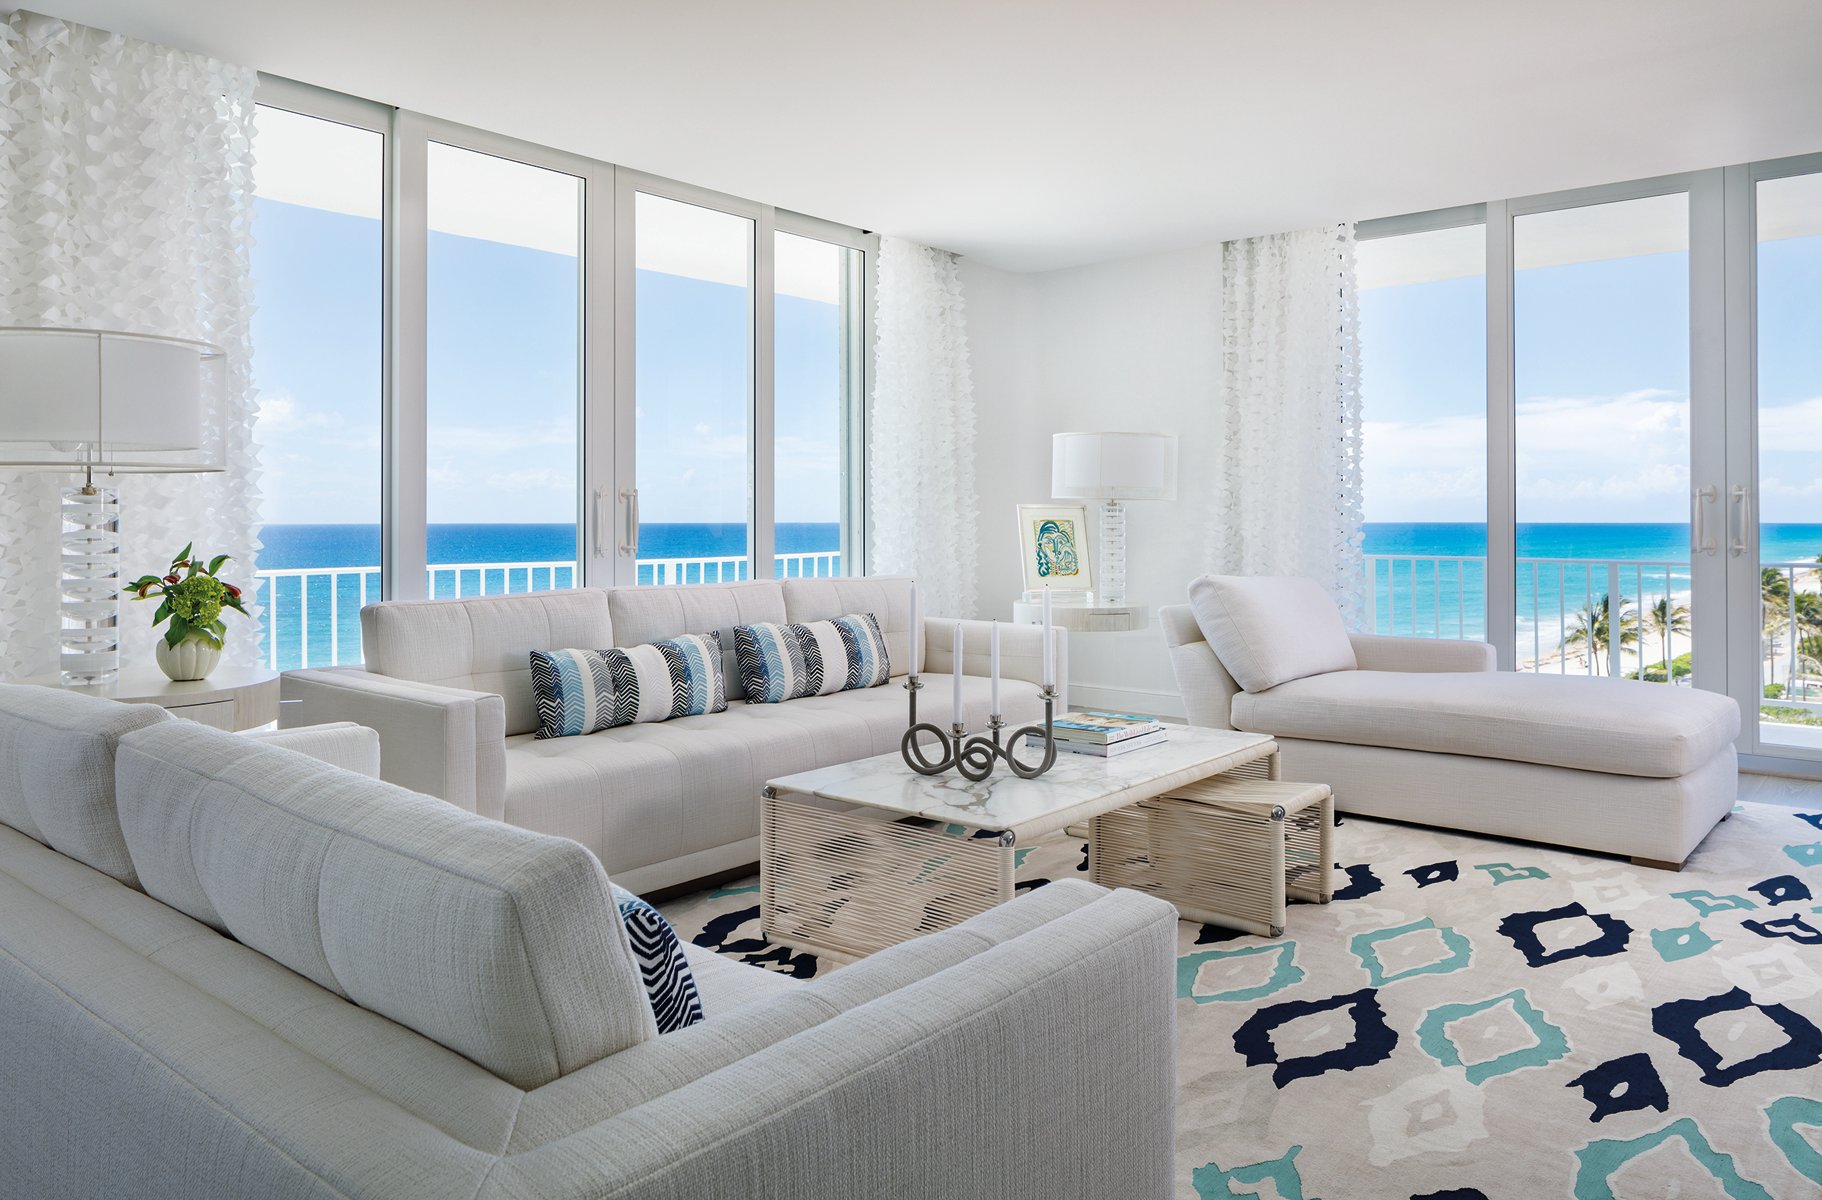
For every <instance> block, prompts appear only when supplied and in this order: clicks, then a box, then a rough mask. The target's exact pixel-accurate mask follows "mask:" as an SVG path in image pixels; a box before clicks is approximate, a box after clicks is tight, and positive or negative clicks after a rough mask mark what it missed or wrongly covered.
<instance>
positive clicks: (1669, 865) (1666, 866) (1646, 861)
mask: <svg viewBox="0 0 1822 1200" xmlns="http://www.w3.org/2000/svg"><path fill="white" fill-rule="evenodd" d="M1632 865H1633V866H1635V867H1651V868H1653V869H1654V870H1658V871H1681V870H1682V869H1683V864H1682V863H1680V862H1665V861H1664V860H1663V859H1660V858H1635V859H1633V860H1632Z"/></svg>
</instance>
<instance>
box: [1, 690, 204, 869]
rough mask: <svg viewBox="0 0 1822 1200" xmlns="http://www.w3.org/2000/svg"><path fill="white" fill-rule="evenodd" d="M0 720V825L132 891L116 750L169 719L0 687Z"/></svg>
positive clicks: (144, 709)
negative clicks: (118, 804) (118, 803)
mask: <svg viewBox="0 0 1822 1200" xmlns="http://www.w3.org/2000/svg"><path fill="white" fill-rule="evenodd" d="M0 718H3V719H0V822H4V823H6V824H8V825H11V826H12V827H13V828H14V829H17V830H18V831H19V832H20V833H23V834H25V835H26V836H28V837H31V838H34V839H36V840H37V841H39V842H41V843H43V844H44V845H46V846H49V847H50V848H51V849H53V850H56V851H59V852H60V853H62V854H65V855H68V856H69V857H70V858H73V859H75V860H76V861H77V862H80V863H85V864H87V865H88V866H91V867H93V868H95V869H96V870H97V871H100V872H102V873H103V874H105V875H111V876H113V877H114V878H115V879H118V880H119V881H120V882H122V883H124V884H126V885H127V886H128V887H138V886H139V877H138V875H137V874H136V873H135V872H134V870H133V860H132V857H131V856H130V855H129V854H128V852H127V843H126V839H125V838H124V837H122V836H121V833H120V817H119V815H118V814H117V812H116V811H115V807H114V747H115V746H116V744H118V742H119V741H120V739H121V737H122V736H124V735H126V734H128V733H131V732H133V731H134V730H136V729H144V728H145V727H146V726H148V725H156V724H159V723H161V722H165V721H170V720H172V719H173V718H172V716H171V714H169V713H167V712H166V711H165V710H164V709H162V708H159V707H158V706H157V705H155V704H116V703H115V702H114V701H112V700H104V699H102V698H101V697H99V696H84V695H81V694H80V693H77V692H65V691H61V690H59V689H57V688H48V687H31V686H25V685H19V686H10V685H6V684H0Z"/></svg>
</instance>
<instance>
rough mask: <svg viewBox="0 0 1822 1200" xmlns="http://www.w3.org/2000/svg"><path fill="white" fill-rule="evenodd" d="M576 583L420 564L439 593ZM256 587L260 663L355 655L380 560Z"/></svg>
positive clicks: (724, 574)
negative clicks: (261, 620) (261, 616)
mask: <svg viewBox="0 0 1822 1200" xmlns="http://www.w3.org/2000/svg"><path fill="white" fill-rule="evenodd" d="M773 557H774V560H775V566H774V568H773V571H774V576H775V577H776V578H779V579H828V578H833V577H835V576H838V575H840V574H841V551H839V550H813V551H803V552H798V553H792V554H779V555H774V556H773ZM746 577H747V560H746V558H745V557H744V556H730V557H712V558H642V559H640V560H639V574H638V578H639V582H640V583H642V584H658V585H672V584H686V583H732V582H735V581H737V580H742V579H745V578H746ZM575 585H576V564H575V563H574V562H522V563H435V564H432V565H431V566H430V567H429V569H428V570H427V571H426V572H425V586H426V594H427V595H429V596H431V597H433V598H435V599H439V600H443V599H451V598H459V597H463V596H497V595H504V594H507V593H513V592H542V591H550V590H553V589H556V588H566V587H574V586H575ZM257 588H258V592H257V598H258V602H259V604H260V607H261V608H263V609H264V610H265V633H264V638H265V653H266V664H267V666H269V667H270V668H271V669H272V670H275V671H276V670H280V669H284V670H290V669H292V668H295V667H308V666H311V665H316V666H334V665H336V664H338V663H344V662H359V661H360V658H361V649H360V647H361V630H360V610H361V606H362V605H365V604H371V603H373V602H374V601H376V600H378V599H379V598H380V568H378V567H316V568H311V567H292V568H286V569H281V570H273V571H260V572H259V573H258V576H257ZM313 614H314V620H313Z"/></svg>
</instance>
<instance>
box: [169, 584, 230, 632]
mask: <svg viewBox="0 0 1822 1200" xmlns="http://www.w3.org/2000/svg"><path fill="white" fill-rule="evenodd" d="M227 594H228V589H227V588H225V587H223V586H222V583H221V580H219V579H216V578H215V577H214V576H211V575H192V576H190V578H188V579H186V580H184V581H183V582H182V583H178V584H175V585H173V586H172V587H171V590H170V602H171V611H172V612H173V613H176V614H177V615H178V616H180V617H182V618H183V619H184V620H186V621H188V622H189V623H190V624H192V625H201V626H203V627H204V628H207V627H208V626H209V625H211V624H213V623H214V621H215V619H216V618H217V617H219V616H221V602H222V599H223V597H225V596H226V595H227Z"/></svg>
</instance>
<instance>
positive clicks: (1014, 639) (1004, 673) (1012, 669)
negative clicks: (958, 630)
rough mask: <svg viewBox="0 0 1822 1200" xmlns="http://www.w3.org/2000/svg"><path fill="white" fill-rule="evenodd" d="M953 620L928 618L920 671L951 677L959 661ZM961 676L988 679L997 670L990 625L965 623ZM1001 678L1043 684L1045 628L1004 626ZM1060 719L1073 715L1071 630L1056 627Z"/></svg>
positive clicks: (980, 622) (1005, 623)
mask: <svg viewBox="0 0 1822 1200" xmlns="http://www.w3.org/2000/svg"><path fill="white" fill-rule="evenodd" d="M956 624H957V622H956V620H955V618H954V617H926V618H925V619H924V661H923V664H922V667H921V669H922V670H925V671H930V672H932V673H935V674H948V673H949V671H950V670H952V669H953V663H954V659H955V651H954V646H955V626H956ZM960 624H961V627H962V643H963V644H962V674H964V675H973V676H976V677H977V678H981V679H985V678H987V675H988V673H989V671H990V670H991V666H992V653H991V650H990V647H991V645H992V641H991V639H992V636H993V624H994V622H991V621H962V622H960ZM999 627H1000V678H1002V679H1019V680H1023V681H1024V682H1026V683H1036V684H1042V683H1043V682H1044V627H1043V626H1042V625H1015V624H1013V623H1011V622H1010V621H1001V622H999ZM1056 639H1057V656H1056V687H1057V710H1056V711H1057V715H1058V716H1061V715H1062V714H1063V713H1066V712H1068V711H1069V703H1068V702H1069V631H1068V630H1067V629H1064V628H1063V627H1062V626H1060V625H1059V626H1057V627H1056Z"/></svg>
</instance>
